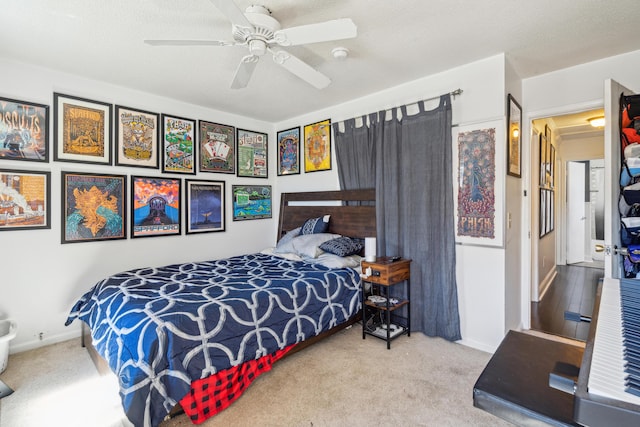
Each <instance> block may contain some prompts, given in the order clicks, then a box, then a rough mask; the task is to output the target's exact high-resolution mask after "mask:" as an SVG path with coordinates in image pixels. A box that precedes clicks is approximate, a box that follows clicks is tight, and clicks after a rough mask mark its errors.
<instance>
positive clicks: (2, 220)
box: [0, 169, 51, 231]
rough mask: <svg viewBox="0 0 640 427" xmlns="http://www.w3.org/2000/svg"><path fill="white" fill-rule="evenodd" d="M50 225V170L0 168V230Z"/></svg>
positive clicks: (37, 227)
mask: <svg viewBox="0 0 640 427" xmlns="http://www.w3.org/2000/svg"><path fill="white" fill-rule="evenodd" d="M39 228H41V229H49V228H51V173H50V172H36V171H25V170H13V169H0V231H6V230H32V229H39Z"/></svg>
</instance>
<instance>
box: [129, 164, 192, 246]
mask: <svg viewBox="0 0 640 427" xmlns="http://www.w3.org/2000/svg"><path fill="white" fill-rule="evenodd" d="M181 194H182V180H180V179H179V178H165V177H161V178H158V177H151V176H132V177H131V237H132V238H135V237H155V236H172V235H179V234H180V233H181V232H182V230H181V227H180V217H181V215H182V213H181V206H182V205H181V203H180V201H181V200H182V198H181V197H182V196H181Z"/></svg>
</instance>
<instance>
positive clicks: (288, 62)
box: [270, 49, 331, 89]
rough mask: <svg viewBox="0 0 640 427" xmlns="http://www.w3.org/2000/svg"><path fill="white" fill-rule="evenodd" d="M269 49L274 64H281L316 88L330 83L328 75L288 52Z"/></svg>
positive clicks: (322, 87) (321, 87)
mask: <svg viewBox="0 0 640 427" xmlns="http://www.w3.org/2000/svg"><path fill="white" fill-rule="evenodd" d="M270 50H271V52H272V53H273V60H274V61H275V62H276V64H279V65H281V66H282V67H283V68H285V69H286V70H288V71H289V72H290V73H292V74H294V75H296V76H298V77H300V78H301V79H302V80H304V81H305V82H307V83H309V84H310V85H311V86H313V87H315V88H316V89H324V88H325V87H327V86H329V83H331V79H330V78H329V77H327V76H325V75H324V74H322V73H321V72H320V71H318V70H316V69H315V68H313V67H312V66H311V65H309V64H307V63H306V62H304V61H302V60H301V59H299V58H297V57H295V56H293V55H291V54H290V53H288V52H285V51H283V50H275V49H270Z"/></svg>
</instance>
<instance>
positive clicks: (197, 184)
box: [185, 179, 225, 234]
mask: <svg viewBox="0 0 640 427" xmlns="http://www.w3.org/2000/svg"><path fill="white" fill-rule="evenodd" d="M224 184H225V183H224V181H204V180H195V179H193V180H191V179H187V180H186V181H185V194H186V196H187V201H186V203H185V206H186V209H185V218H186V221H185V224H186V234H195V233H210V232H214V231H224V226H225V216H224V212H225V203H224V201H225V198H224Z"/></svg>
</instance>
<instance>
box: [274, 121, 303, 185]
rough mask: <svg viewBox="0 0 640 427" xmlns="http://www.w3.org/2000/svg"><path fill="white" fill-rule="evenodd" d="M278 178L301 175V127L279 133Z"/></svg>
mask: <svg viewBox="0 0 640 427" xmlns="http://www.w3.org/2000/svg"><path fill="white" fill-rule="evenodd" d="M276 139H277V143H278V176H282V175H296V174H299V173H300V127H295V128H291V129H287V130H283V131H280V132H278V133H277V138H276Z"/></svg>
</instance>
